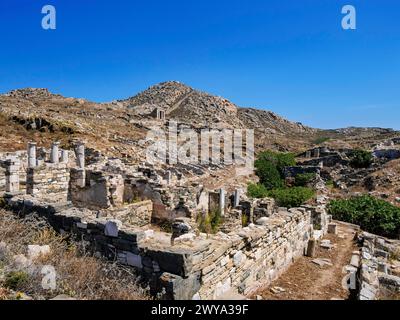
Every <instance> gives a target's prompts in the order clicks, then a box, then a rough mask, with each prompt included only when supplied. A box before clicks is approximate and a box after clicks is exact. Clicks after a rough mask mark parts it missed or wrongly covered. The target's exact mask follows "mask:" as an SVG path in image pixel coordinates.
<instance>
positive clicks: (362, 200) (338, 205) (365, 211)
mask: <svg viewBox="0 0 400 320" xmlns="http://www.w3.org/2000/svg"><path fill="white" fill-rule="evenodd" d="M328 211H329V213H330V214H331V215H332V216H333V218H334V219H336V220H341V221H345V222H350V223H353V224H357V225H359V226H360V227H361V228H362V229H363V230H366V231H368V232H371V233H374V234H378V235H381V236H385V237H392V238H397V237H398V235H399V230H400V208H398V207H396V206H394V205H392V204H390V203H389V202H386V201H384V200H381V199H377V198H375V197H372V196H369V195H363V196H358V197H352V198H350V199H344V200H332V201H331V202H330V203H329V205H328Z"/></svg>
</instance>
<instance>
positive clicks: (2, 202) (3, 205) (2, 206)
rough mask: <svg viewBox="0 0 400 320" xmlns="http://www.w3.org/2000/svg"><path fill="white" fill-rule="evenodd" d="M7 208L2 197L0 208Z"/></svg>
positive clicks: (0, 198)
mask: <svg viewBox="0 0 400 320" xmlns="http://www.w3.org/2000/svg"><path fill="white" fill-rule="evenodd" d="M6 206H7V202H6V200H5V199H4V197H0V208H5V207H6Z"/></svg>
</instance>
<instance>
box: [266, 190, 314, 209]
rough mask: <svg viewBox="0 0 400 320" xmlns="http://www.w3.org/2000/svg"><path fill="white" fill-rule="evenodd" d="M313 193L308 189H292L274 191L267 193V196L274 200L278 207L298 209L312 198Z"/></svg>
mask: <svg viewBox="0 0 400 320" xmlns="http://www.w3.org/2000/svg"><path fill="white" fill-rule="evenodd" d="M314 195H315V193H314V191H313V190H312V189H310V188H305V187H293V188H286V189H274V190H270V191H268V196H270V197H271V198H274V199H275V201H276V203H277V205H278V206H280V207H286V208H293V207H299V206H301V205H302V204H304V203H305V202H306V201H307V200H309V199H311V198H312V197H314Z"/></svg>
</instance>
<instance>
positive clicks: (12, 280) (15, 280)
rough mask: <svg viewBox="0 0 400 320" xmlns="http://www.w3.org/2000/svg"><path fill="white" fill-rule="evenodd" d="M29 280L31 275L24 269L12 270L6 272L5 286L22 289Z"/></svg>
mask: <svg viewBox="0 0 400 320" xmlns="http://www.w3.org/2000/svg"><path fill="white" fill-rule="evenodd" d="M28 280H29V275H28V274H27V273H26V272H23V271H11V272H9V273H7V274H6V276H5V281H4V286H5V287H7V288H10V289H12V290H18V289H21V288H22V287H23V286H24V285H25V284H26V283H27V282H28Z"/></svg>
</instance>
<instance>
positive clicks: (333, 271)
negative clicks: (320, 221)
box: [258, 223, 357, 300]
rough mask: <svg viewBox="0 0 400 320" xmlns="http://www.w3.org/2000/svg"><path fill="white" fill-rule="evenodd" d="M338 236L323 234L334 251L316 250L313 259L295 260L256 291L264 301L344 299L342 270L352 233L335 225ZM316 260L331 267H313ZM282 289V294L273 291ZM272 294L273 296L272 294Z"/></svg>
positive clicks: (351, 244) (352, 245)
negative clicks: (275, 277)
mask: <svg viewBox="0 0 400 320" xmlns="http://www.w3.org/2000/svg"><path fill="white" fill-rule="evenodd" d="M338 230H339V232H338V235H331V234H329V235H327V236H326V237H324V239H329V240H330V241H331V243H332V244H334V245H335V246H334V248H332V249H330V250H327V249H324V248H321V247H319V248H318V249H317V253H316V255H315V257H314V258H309V257H301V258H299V259H298V260H297V261H296V262H295V263H294V264H293V265H292V266H291V267H290V268H289V269H288V271H286V272H285V273H284V274H283V275H282V276H281V277H280V278H279V279H277V280H276V281H274V282H273V283H272V285H270V286H269V287H267V288H265V289H263V290H261V291H260V292H258V295H261V296H262V297H263V299H266V300H331V299H348V297H349V291H348V290H346V289H344V288H343V287H342V279H343V277H344V276H345V273H343V267H344V266H346V265H348V264H349V262H350V259H351V254H352V252H353V251H355V250H357V246H356V244H355V243H354V241H353V238H354V234H355V230H354V229H353V228H352V227H351V226H349V225H346V224H341V223H340V224H339V228H338ZM316 258H321V259H329V260H330V261H331V263H332V266H328V265H325V266H323V267H321V266H319V265H317V264H315V263H313V262H312V260H314V259H316ZM280 288H282V289H283V290H284V291H283V292H277V291H279V290H280ZM274 292H275V293H274Z"/></svg>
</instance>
